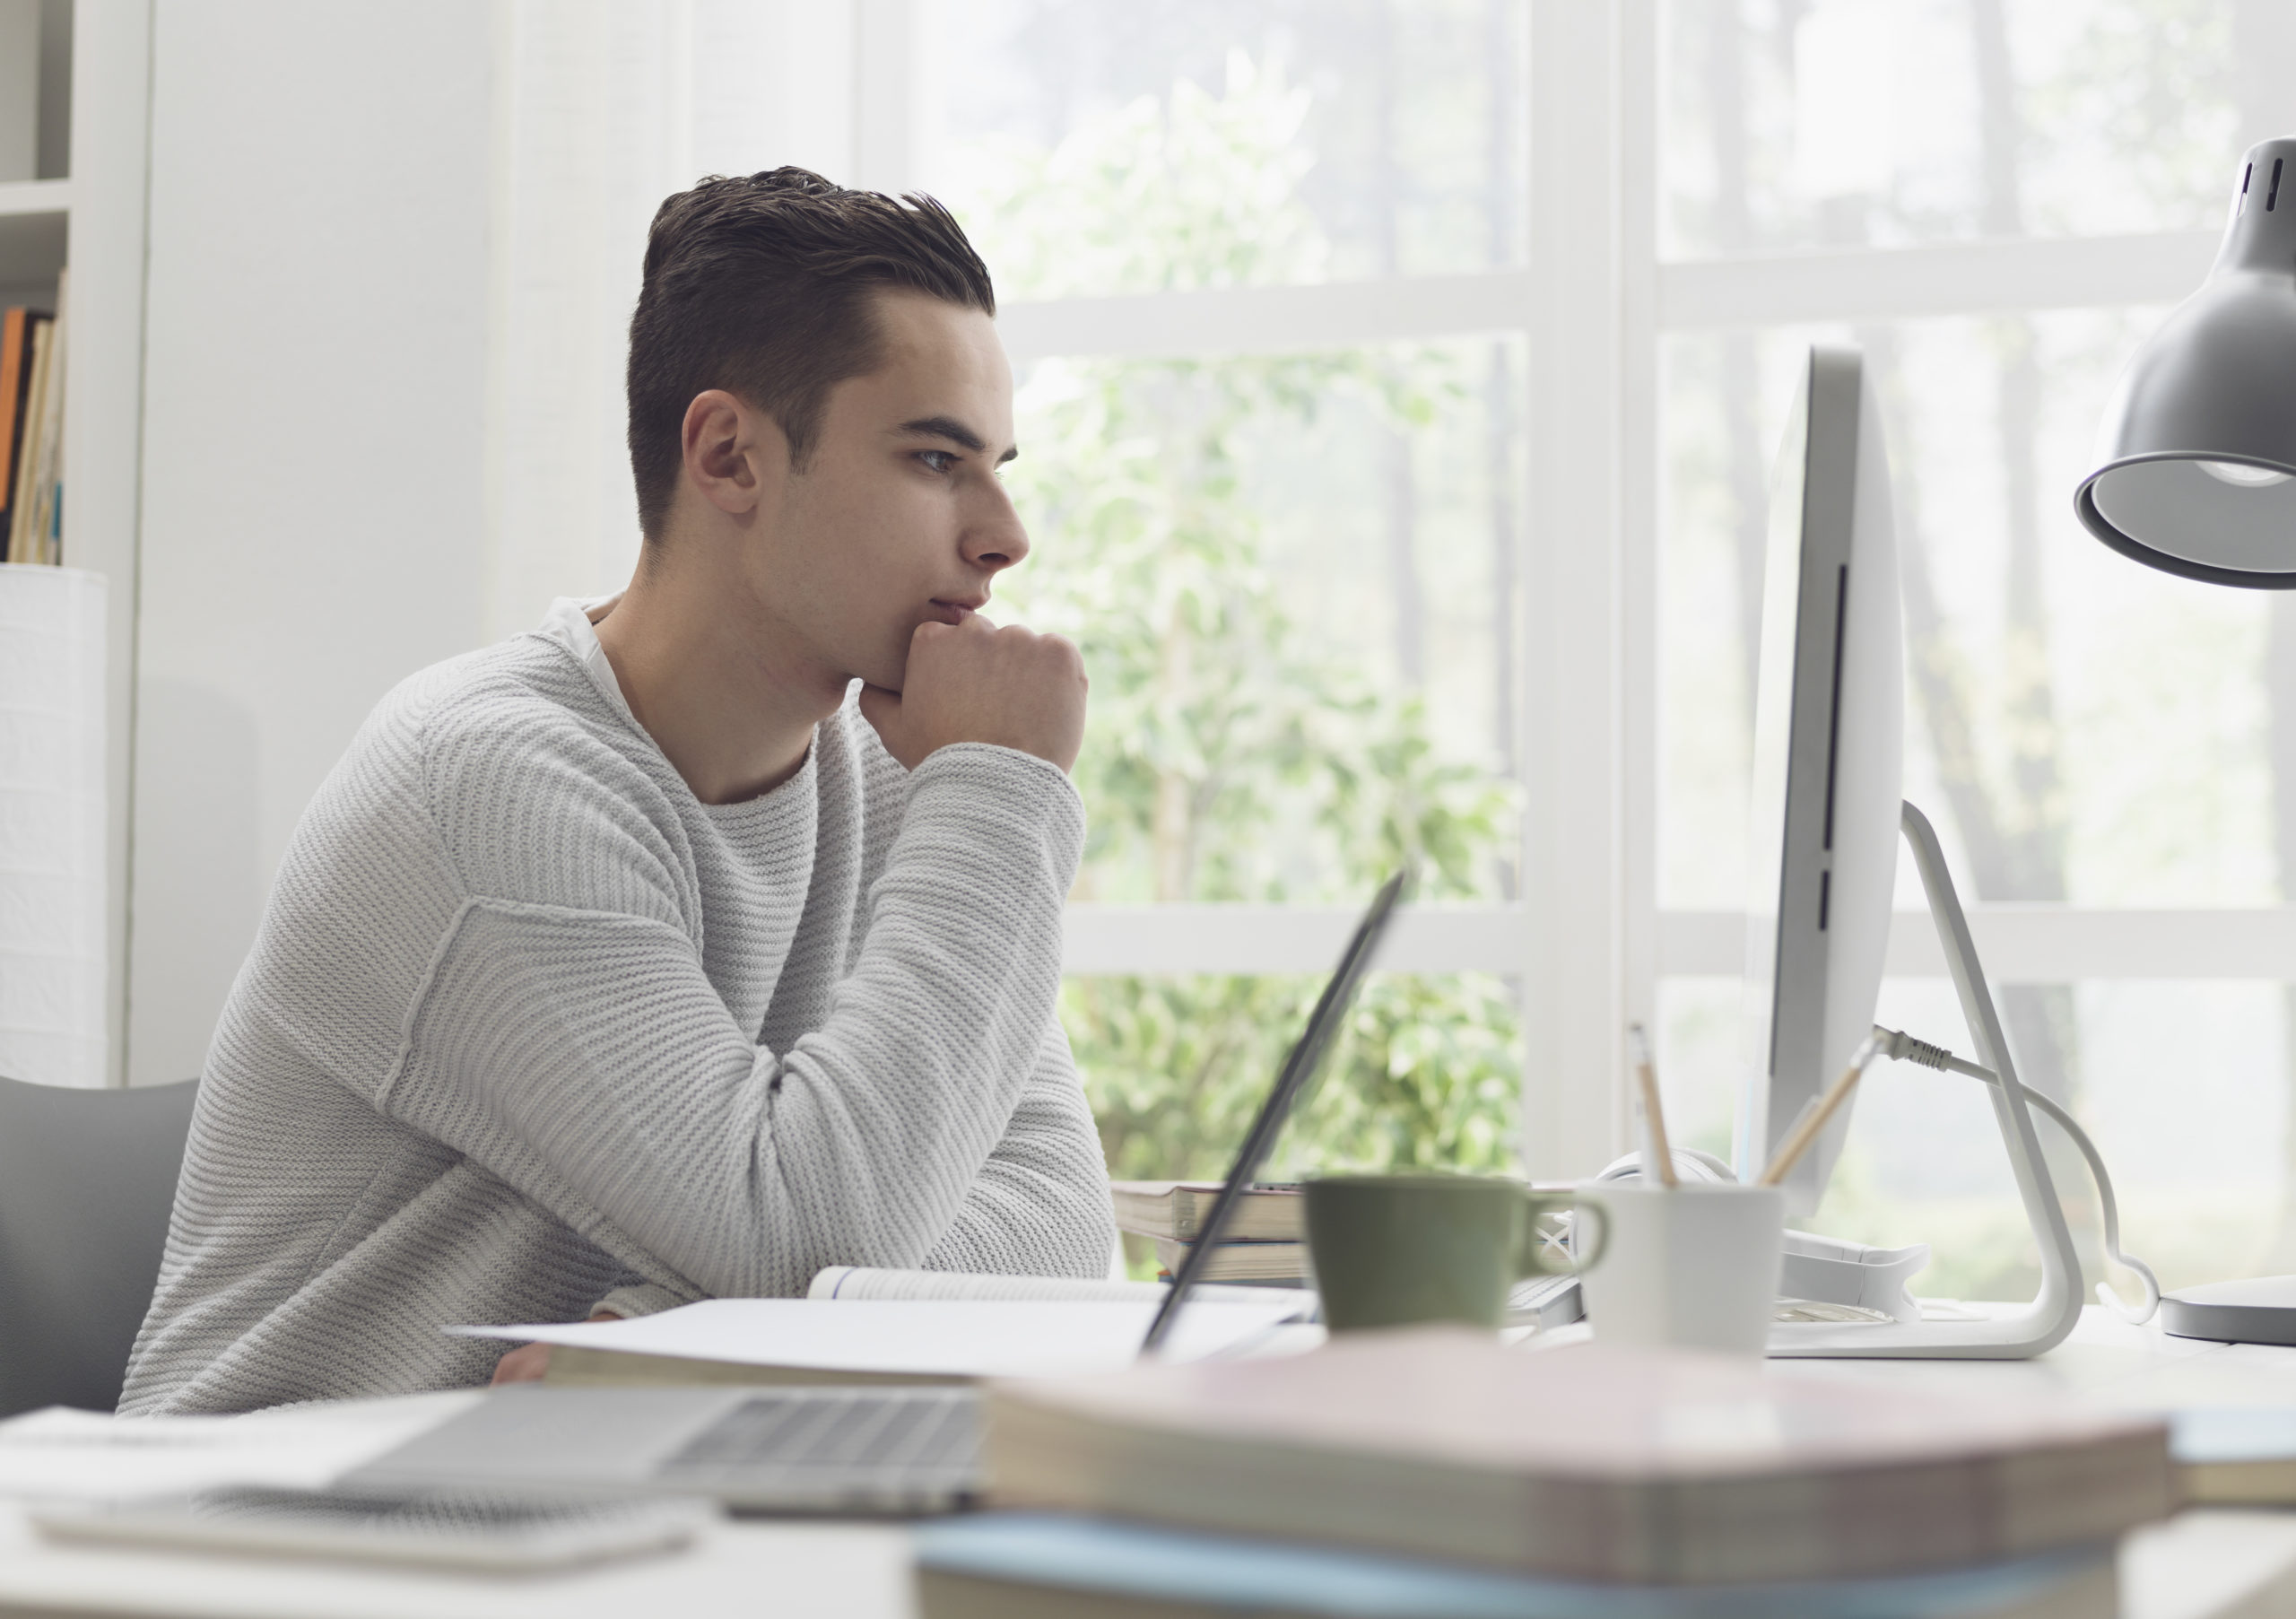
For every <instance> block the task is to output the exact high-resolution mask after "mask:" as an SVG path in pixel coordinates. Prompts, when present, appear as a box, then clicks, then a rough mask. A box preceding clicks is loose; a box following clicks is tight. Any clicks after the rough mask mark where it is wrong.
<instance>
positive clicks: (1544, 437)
mask: <svg viewBox="0 0 2296 1619" xmlns="http://www.w3.org/2000/svg"><path fill="white" fill-rule="evenodd" d="M853 4H854V27H855V36H854V37H855V50H854V62H855V74H856V79H855V93H854V96H853V108H854V134H853V152H854V156H855V171H856V173H857V175H858V176H859V177H860V180H861V183H863V184H866V185H873V186H881V187H891V186H897V185H902V184H906V183H907V182H908V180H909V178H910V176H911V175H912V174H913V173H914V172H915V170H916V165H915V162H914V147H913V145H912V143H913V142H914V140H915V139H916V138H917V132H916V131H915V130H914V128H913V127H912V125H911V122H910V115H909V111H908V109H909V106H910V104H911V98H910V95H909V91H910V88H911V86H912V84H913V83H914V80H913V76H912V75H913V67H912V59H911V57H910V55H909V53H910V52H911V51H913V50H914V48H915V46H914V44H913V43H912V42H913V41H914V40H915V39H916V38H917V37H918V34H917V30H915V29H914V28H912V27H911V26H909V24H910V22H912V21H913V10H912V8H913V4H914V0H853ZM1525 4H1527V6H1528V8H1529V24H1530V28H1529V33H1530V63H1529V75H1528V79H1527V81H1526V83H1527V89H1528V95H1529V131H1530V133H1529V144H1530V150H1529V152H1528V153H1527V161H1526V163H1525V164H1523V165H1522V168H1521V170H1520V171H1521V172H1522V173H1523V175H1524V176H1525V180H1524V187H1525V196H1524V197H1523V204H1524V207H1525V210H1526V219H1527V220H1528V222H1529V231H1530V236H1529V239H1530V241H1531V242H1532V244H1533V247H1532V252H1531V262H1530V264H1529V265H1528V267H1526V268H1525V269H1521V270H1509V271H1498V272H1492V273H1486V274H1457V275H1439V276H1416V277H1404V278H1398V279H1393V280H1386V281H1378V282H1353V283H1331V284H1324V285H1312V286H1297V287H1281V286H1279V287H1252V288H1242V289H1232V290H1213V291H1204V292H1166V293H1152V294H1144V295H1139V296H1124V297H1107V298H1075V299H1063V300H1054V301H1048V302H1036V303H1025V302H1024V303H1015V304H1008V305H1007V306H1005V309H1003V311H1002V312H1001V315H1000V318H999V322H998V324H999V326H1000V327H1001V329H1002V331H1003V335H1004V338H1005V347H1006V349H1007V350H1008V351H1009V352H1010V353H1011V354H1012V356H1013V360H1014V361H1016V362H1019V361H1029V360H1034V359H1039V358H1045V357H1048V356H1053V355H1062V356H1077V357H1082V356H1100V357H1112V356H1124V357H1153V356H1163V355H1174V356H1177V355H1189V356H1201V355H1206V354H1221V353H1231V354H1243V353H1282V352H1297V351H1300V350H1304V349H1317V348H1341V347H1351V346H1357V345H1362V344H1382V343H1393V342H1400V341H1422V340H1438V339H1448V338H1458V337H1469V336H1488V335H1502V334H1515V335H1521V336H1523V337H1524V338H1525V340H1526V344H1527V350H1528V355H1529V371H1530V396H1529V410H1528V415H1527V420H1526V436H1527V440H1528V442H1527V452H1528V453H1527V455H1526V463H1527V466H1526V491H1525V496H1526V500H1525V504H1524V507H1523V509H1524V511H1525V513H1526V521H1525V522H1524V524H1523V526H1522V534H1521V537H1520V540H1519V544H1520V547H1521V549H1520V553H1519V555H1518V577H1519V578H1520V579H1522V581H1523V601H1524V607H1523V619H1522V623H1521V625H1520V630H1521V641H1520V644H1521V645H1522V646H1523V647H1524V648H1525V656H1524V657H1523V658H1522V659H1521V672H1520V679H1521V681H1522V686H1521V690H1520V692H1519V694H1518V697H1519V701H1518V712H1519V713H1520V714H1521V715H1522V716H1523V720H1522V725H1523V734H1522V738H1521V744H1522V745H1521V746H1520V748H1519V749H1518V758H1519V759H1521V760H1522V762H1523V778H1524V784H1525V798H1524V806H1525V813H1524V822H1523V829H1522V870H1523V874H1524V881H1523V892H1524V896H1525V897H1524V899H1523V901H1521V902H1520V903H1515V904H1456V905H1429V906H1422V907H1417V908H1414V909H1413V910H1411V911H1409V912H1407V913H1405V915H1404V916H1403V917H1402V918H1399V920H1398V923H1397V925H1396V931H1395V933H1394V935H1393V936H1392V938H1391V941H1390V944H1389V947H1388V949H1387V953H1386V955H1385V957H1384V961H1383V964H1384V965H1386V966H1387V967H1389V968H1392V969H1396V970H1401V971H1424V972H1447V971H1492V972H1500V973H1507V974H1512V975H1516V976H1518V978H1519V979H1520V980H1521V983H1522V985H1523V1000H1522V1004H1523V1008H1524V1030H1525V1069H1524V1076H1523V1077H1524V1110H1523V1115H1524V1126H1523V1127H1524V1138H1525V1139H1524V1149H1525V1162H1526V1167H1527V1168H1528V1170H1529V1171H1530V1172H1531V1173H1533V1174H1535V1175H1539V1176H1550V1175H1556V1176H1560V1175H1572V1174H1583V1173H1587V1172H1588V1171H1591V1170H1592V1169H1593V1168H1594V1167H1595V1166H1596V1165H1598V1164H1600V1163H1602V1162H1605V1160H1606V1159H1608V1158H1609V1157H1610V1156H1612V1155H1613V1154H1614V1153H1617V1152H1618V1151H1620V1150H1622V1148H1623V1147H1624V1145H1626V1144H1627V1111H1626V1094H1627V1092H1626V1083H1625V1082H1626V1052H1625V1044H1626V1032H1627V1030H1628V1029H1629V1027H1630V1026H1631V1024H1633V1023H1637V1022H1643V1023H1653V1024H1654V1026H1655V1020H1656V1016H1657V987H1658V982H1659V980H1660V979H1662V978H1674V977H1734V976H1735V975H1736V974H1737V973H1738V971H1740V965H1741V961H1742V955H1743V942H1744V918H1743V916H1742V915H1741V914H1740V913H1737V912H1733V911H1721V910H1661V909H1660V908H1659V906H1658V903H1657V857H1658V826H1657V772H1658V759H1657V748H1658V725H1657V721H1658V713H1657V703H1658V692H1657V675H1658V666H1657V549H1658V509H1657V481H1658V469H1659V449H1658V437H1659V425H1660V424H1659V415H1658V398H1657V388H1658V376H1657V351H1658V343H1659V339H1660V337H1661V336H1662V335H1664V334H1666V333H1670V332H1686V331H1701V330H1715V329H1723V328H1731V327H1739V328H1746V327H1762V326H1787V325H1796V324H1805V323H1810V322H1816V321H1840V320H1872V319H1884V318H1908V317H1922V316H1947V315H1974V314H1997V313H2004V312H2012V311H2031V310H2040V309H2064V308H2078V307H2084V306H2099V305H2116V304H2144V303H2168V302H2173V301H2176V300H2179V299H2181V298H2183V297H2184V296H2185V295H2186V294H2187V292H2190V291H2191V290H2192V289H2193V287H2194V286H2195V285H2196V284H2197V283H2198V282H2199V281H2200V279H2201V277H2202V276H2203V275H2204V274H2205V273H2206V270H2207V267H2208V265H2209V263H2210V261H2211V259H2212V257H2213V255H2214V252H2215V249H2216V245H2217V240H2218V236H2217V233H2216V232H2214V231H2179V232H2169V233H2162V234H2156V235H2139V236H2117V237H2099V238H2085V239H2018V240H1987V241H1975V242H1968V243H1955V244H1951V245H1941V246H1928V247H1918V248H1882V249H1868V250H1857V251H1839V252H1789V253H1769V254H1759V255H1746V256H1740V257H1730V258H1726V259H1709V260H1700V261H1684V262H1661V261H1660V260H1659V257H1658V255H1657V215H1658V189H1659V187H1658V175H1657V139H1658V122H1657V121H1658V116H1659V109H1658V105H1657V96H1658V92H1659V84H1660V56H1659V38H1658V33H1659V30H1658V19H1657V4H1658V0H1606V3H1605V4H1588V3H1587V0H1525ZM1353 921H1354V912H1352V910H1346V909H1344V908H1334V907H1324V906H1237V905H1165V906H1118V905H1072V906H1071V907H1070V908H1069V910H1068V915H1067V944H1066V956H1065V966H1066V968H1067V970H1068V971H1070V972H1073V973H1128V972H1182V971H1196V972H1239V973H1240V972H1304V971H1319V970H1322V969H1324V968H1326V967H1327V966H1328V965H1329V964H1330V962H1332V961H1333V960H1334V959H1335V956H1336V954H1337V953H1338V950H1339V948H1340V946H1341V944H1342V943H1343V942H1344V939H1345V937H1346V935H1347V931H1348V929H1349V927H1351V926H1352V923H1353ZM1970 924H1971V927H1972V929H1973V931H1974V932H1975V934H1976V936H1977V942H1978V944H1979V949H1980V951H1981V953H1983V955H1984V957H1985V959H1986V961H1987V966H1988V968H1989V970H1990V971H1991V972H1992V973H1993V974H1994V976H1996V978H1998V979H2004V980H2011V981H2017V980H2022V981H2026V982H2036V981H2039V982H2064V981H2070V980H2073V979H2284V980H2288V981H2296V908H2290V907H2267V908H2254V909H2245V910H2102V909H2092V908H2084V907H2078V906H2071V905H2040V904H1977V905H1973V906H1971V907H1970ZM1889 971H1891V972H1892V974H1901V975H1907V976H1917V977H1942V976H1944V962H1943V960H1942V958H1941V957H1940V956H1939V954H1938V952H1937V948H1936V944H1935V938H1934V936H1933V935H1932V933H1931V931H1930V928H1929V924H1928V920H1927V918H1926V916H1922V915H1901V916H1900V917H1899V918H1897V921H1896V926H1895V927H1894V928H1893V930H1892V937H1891V943H1890V955H1889Z"/></svg>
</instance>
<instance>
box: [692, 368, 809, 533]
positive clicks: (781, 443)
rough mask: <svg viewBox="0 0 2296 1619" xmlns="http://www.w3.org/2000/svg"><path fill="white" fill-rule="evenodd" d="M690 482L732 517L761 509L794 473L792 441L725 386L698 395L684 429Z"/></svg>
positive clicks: (706, 498) (702, 494)
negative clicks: (775, 488) (774, 488)
mask: <svg viewBox="0 0 2296 1619" xmlns="http://www.w3.org/2000/svg"><path fill="white" fill-rule="evenodd" d="M679 444H680V448H681V450H682V451H683V459H684V463H685V465H684V474H685V481H686V483H689V484H691V485H692V487H693V490H694V492H695V493H697V494H699V495H700V497H701V498H702V499H703V500H707V501H709V504H710V505H712V506H714V507H716V508H717V509H718V510H720V511H722V512H725V513H726V514H727V515H728V516H734V517H738V516H742V515H744V514H745V513H748V512H751V511H754V510H756V509H757V508H758V506H759V504H760V503H761V500H763V499H764V498H765V497H766V496H767V494H768V492H769V486H773V485H778V484H779V483H781V481H782V480H784V479H786V478H787V476H788V474H789V440H787V438H786V437H784V436H783V434H782V431H781V429H780V427H779V426H778V424H776V423H775V422H773V421H772V420H771V419H770V418H769V417H767V416H766V415H765V414H764V413H762V412H760V411H758V410H755V409H753V408H752V406H751V405H749V404H748V403H747V402H745V401H744V400H743V399H741V398H740V397H738V396H735V395H734V394H730V393H727V392H726V390H725V389H724V388H718V387H713V388H710V389H709V390H708V391H707V392H704V393H700V394H696V395H695V396H693V402H692V403H691V405H687V406H686V407H685V421H684V422H683V425H682V426H681V428H680V430H679Z"/></svg>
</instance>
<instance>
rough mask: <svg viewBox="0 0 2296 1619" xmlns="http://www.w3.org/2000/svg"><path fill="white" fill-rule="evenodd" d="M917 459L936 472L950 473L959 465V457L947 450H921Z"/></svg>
mask: <svg viewBox="0 0 2296 1619" xmlns="http://www.w3.org/2000/svg"><path fill="white" fill-rule="evenodd" d="M917 458H918V460H920V461H922V462H924V463H925V465H926V467H927V468H928V469H930V470H931V471H934V472H949V471H952V469H954V467H955V466H956V465H957V457H955V456H954V455H953V454H952V453H951V452H950V451H948V450H945V449H920V450H918V452H917Z"/></svg>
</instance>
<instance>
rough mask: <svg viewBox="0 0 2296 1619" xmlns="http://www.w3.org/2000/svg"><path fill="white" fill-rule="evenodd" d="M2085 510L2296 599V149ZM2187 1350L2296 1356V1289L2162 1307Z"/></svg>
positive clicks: (2202, 1296)
mask: <svg viewBox="0 0 2296 1619" xmlns="http://www.w3.org/2000/svg"><path fill="white" fill-rule="evenodd" d="M2099 444H2100V448H2101V450H2102V452H2103V461H2102V465H2100V466H2098V468H2097V469H2096V470H2095V471H2094V472H2092V473H2091V474H2089V475H2088V476H2087V477H2085V478H2083V480H2082V481H2081V487H2080V488H2079V490H2078V491H2077V492H2075V493H2074V499H2073V504H2074V510H2075V511H2076V512H2078V513H2079V514H2080V518H2081V521H2082V523H2083V525H2085V526H2086V527H2087V528H2088V530H2089V532H2090V533H2091V534H2093V535H2096V536H2097V537H2098V538H2099V539H2100V540H2102V541H2103V542H2104V543H2105V544H2108V545H2109V546H2111V547H2112V548H2113V549H2114V550H2115V551H2118V552H2119V553H2121V554H2122V555H2123V556H2127V557H2134V558H2135V559H2136V561H2140V562H2144V563H2146V564H2148V565H2150V566H2152V567H2154V568H2158V569H2160V570H2161V571H2162V572H2164V573H2173V574H2176V575H2178V576H2179V577H2180V578H2183V579H2202V580H2205V581H2206V582H2208V583H2210V584H2215V585H2240V586H2245V587H2247V588H2249V589H2254V590H2289V589H2296V137H2283V138H2282V139H2279V140H2274V141H2265V142H2263V143H2261V144H2258V145H2257V146H2254V147H2252V148H2250V150H2249V152H2248V157H2247V159H2246V161H2244V162H2243V163H2242V165H2241V168H2240V174H2239V190H2238V192H2237V193H2236V194H2235V196H2233V199H2232V219H2231V224H2230V225H2229V226H2228V227H2227V228H2226V230H2225V232H2224V245H2223V246H2222V248H2219V249H2217V254H2216V263H2215V265H2214V266H2213V268H2212V269H2211V270H2210V271H2209V273H2208V279H2207V280H2206V281H2205V282H2204V283H2201V288H2200V291H2198V292H2195V293H2194V294H2193V295H2192V296H2191V297H2190V298H2187V300H2185V301H2184V302H2183V303H2181V304H2179V306H2178V307H2177V309H2176V311H2175V312H2174V313H2173V314H2171V315H2170V317H2169V318H2168V319H2167V320H2166V321H2164V322H2163V323H2162V324H2161V329H2160V330H2159V331H2157V332H2155V333H2154V334H2153V335H2152V337H2151V338H2150V339H2149V340H2148V341H2147V342H2146V343H2145V344H2144V346H2143V347H2142V348H2140V349H2138V350H2137V352H2136V353H2135V357H2134V358H2132V359H2131V360H2130V361H2129V362H2128V366H2127V369H2126V370H2124V371H2123V372H2122V373H2121V377H2120V381H2119V382H2118V384H2117V385H2116V387H2114V390H2113V396H2112V401H2111V403H2110V404H2109V405H2108V406H2107V407H2106V410H2105V419H2104V424H2103V430H2102V431H2101V433H2100V435H2099ZM2161 1327H2162V1329H2163V1330H2165V1331H2168V1332H2170V1333H2174V1334H2176V1335H2177V1336H2179V1337H2187V1338H2215V1339H2220V1340H2225V1341H2229V1342H2232V1343H2239V1344H2296V1276H2262V1277H2257V1278H2254V1279H2252V1280H2248V1281H2241V1282H2218V1283H2213V1284H2208V1285H2206V1286H2202V1287H2187V1288H2184V1289H2181V1290H2179V1292H2176V1293H2164V1294H2162V1295H2161Z"/></svg>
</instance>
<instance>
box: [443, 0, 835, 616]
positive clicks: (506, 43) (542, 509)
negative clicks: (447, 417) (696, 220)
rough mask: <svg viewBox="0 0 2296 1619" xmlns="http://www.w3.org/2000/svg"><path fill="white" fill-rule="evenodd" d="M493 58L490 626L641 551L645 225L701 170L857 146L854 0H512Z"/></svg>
mask: <svg viewBox="0 0 2296 1619" xmlns="http://www.w3.org/2000/svg"><path fill="white" fill-rule="evenodd" d="M500 15H501V18H502V22H501V26H502V29H503V30H504V33H503V37H502V38H501V39H500V40H498V46H497V60H498V61H499V62H500V64H501V65H502V82H501V85H500V92H499V94H500V100H499V108H500V110H499V112H498V119H497V131H498V133H497V149H496V153H495V173H496V192H495V206H494V218H495V225H496V240H495V247H494V278H495V280H494V300H495V308H494V312H493V319H492V320H491V323H490V324H491V327H492V331H493V353H492V354H491V367H492V377H493V387H492V391H493V399H492V409H491V416H492V432H493V436H494V443H493V446H492V449H493V453H492V455H491V457H490V466H491V467H492V468H493V470H494V475H495V479H496V483H495V487H494V489H493V490H492V492H491V509H492V523H491V529H492V534H491V553H490V556H489V559H488V561H489V566H488V570H487V585H486V591H487V596H486V603H485V627H486V631H487V633H488V636H489V639H493V638H498V637H500V636H504V635H509V634H512V633H515V632H516V631H519V630H523V629H526V628H528V627H530V626H532V625H533V624H534V623H535V621H536V620H537V619H538V618H539V617H540V616H541V614H542V611H543V609H544V606H546V605H548V603H549V601H550V599H551V598H552V596H579V595H590V594H596V593H602V592H605V591H610V590H613V589H615V588H619V587H620V586H621V585H622V582H623V581H624V580H626V579H628V578H629V576H630V569H631V562H632V561H634V560H635V558H636V556H637V553H638V518H637V505H636V500H635V497H634V495H633V494H632V492H631V482H630V461H629V456H628V453H627V450H626V448H625V446H624V441H623V432H622V430H623V411H622V364H623V360H624V355H625V344H626V343H627V339H628V327H629V323H630V312H631V308H632V307H633V306H634V305H635V303H636V301H637V297H638V286H639V270H640V267H641V264H642V261H643V258H644V255H645V250H646V228H647V225H648V222H649V221H650V220H651V219H652V218H653V215H654V211H655V209H656V208H657V207H658V206H659V205H660V204H661V201H662V199H663V198H664V197H665V196H668V195H669V194H670V193H672V192H674V191H678V190H683V189H684V188H685V187H689V186H691V185H692V184H693V182H694V181H695V180H696V179H698V178H700V177H701V176H702V175H705V174H719V173H722V174H747V173H754V172H756V171H757V170H762V169H770V168H774V167H777V166H778V165H780V164H783V163H801V164H804V165H805V166H806V167H809V168H813V169H818V170H821V171H822V172H823V173H826V174H828V175H829V176H830V177H831V178H847V176H848V172H849V170H850V169H851V167H852V161H853V152H854V136H853V121H854V120H853V109H854V93H853V92H854V79H855V74H854V40H855V38H856V31H857V10H856V6H855V4H854V0H764V3H760V0H510V3H509V4H508V5H507V6H506V7H505V8H504V10H503V11H502V13H500Z"/></svg>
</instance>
